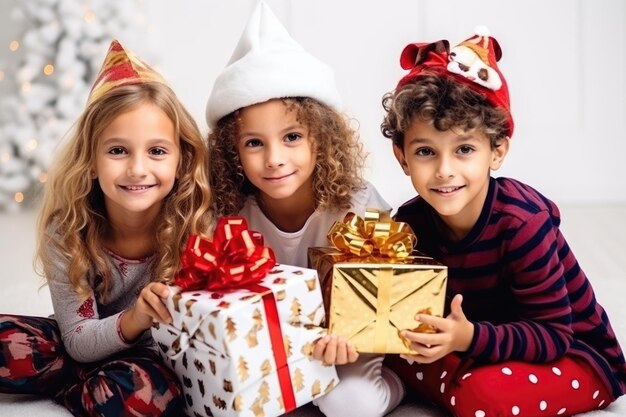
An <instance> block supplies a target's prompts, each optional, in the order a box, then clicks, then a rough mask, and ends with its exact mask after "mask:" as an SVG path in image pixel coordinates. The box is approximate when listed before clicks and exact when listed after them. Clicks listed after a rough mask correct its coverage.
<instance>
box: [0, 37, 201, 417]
mask: <svg viewBox="0 0 626 417" xmlns="http://www.w3.org/2000/svg"><path fill="white" fill-rule="evenodd" d="M206 154H207V152H206V146H205V143H204V141H203V138H202V136H201V134H200V132H199V131H198V128H197V125H196V124H195V122H194V121H193V119H192V117H191V116H190V115H189V113H188V112H187V111H186V110H185V108H184V107H183V106H182V104H181V103H180V102H179V100H178V98H177V97H176V95H175V94H174V92H173V91H172V90H171V89H170V87H168V86H167V84H166V83H165V81H164V80H163V79H162V78H161V77H160V75H159V74H157V73H156V72H154V71H153V70H152V69H151V68H150V67H148V66H147V65H146V64H144V63H143V62H141V61H140V60H139V59H138V58H136V57H135V56H134V55H132V54H131V53H130V52H128V51H126V50H124V48H123V47H122V46H121V45H120V44H119V43H118V42H116V41H114V42H113V43H112V44H111V48H110V49H109V53H108V55H107V57H106V59H105V62H104V65H103V68H102V70H101V72H100V75H99V77H98V79H97V80H96V83H95V84H94V86H93V88H92V91H91V94H90V96H89V99H88V103H87V106H86V109H85V110H84V112H83V113H82V115H81V116H80V118H79V119H78V122H77V124H76V126H75V128H74V130H73V134H72V135H71V136H70V137H69V138H68V141H67V142H66V145H65V147H64V149H63V151H62V152H61V153H60V154H59V155H58V159H57V161H56V164H55V165H54V166H53V167H52V168H51V170H50V172H49V181H48V183H47V188H46V190H45V196H44V201H43V206H42V209H41V212H40V216H39V230H38V249H37V260H38V265H39V267H40V268H39V269H40V271H41V273H42V275H43V276H44V277H45V278H46V280H47V283H48V285H49V286H50V294H51V297H52V304H53V307H54V313H55V314H54V317H53V318H41V317H26V316H11V315H2V316H0V391H1V392H13V393H42V392H43V393H45V394H46V395H49V396H51V397H53V398H54V399H55V400H56V401H58V402H60V403H62V404H63V405H65V406H66V407H67V408H68V409H69V410H70V411H71V412H72V414H74V415H77V416H78V415H80V416H84V415H89V416H92V415H93V416H105V415H106V416H113V415H131V414H132V415H142V416H152V415H154V416H157V415H159V416H161V415H177V414H178V413H179V410H178V409H177V408H179V407H178V406H179V405H180V402H181V390H180V386H179V383H178V381H177V378H176V376H175V375H174V374H173V373H172V372H171V371H169V370H168V369H167V367H165V366H164V365H163V364H162V363H161V362H160V361H159V360H158V355H157V354H156V351H155V350H154V349H153V341H152V338H151V337H150V333H149V332H146V330H148V329H149V328H150V326H151V324H152V322H153V320H157V321H161V322H169V321H170V320H171V318H170V316H169V313H168V312H167V309H166V307H165V305H164V304H163V303H162V302H161V297H164V296H166V295H167V286H166V285H165V283H164V282H167V281H168V280H169V279H171V278H172V277H173V276H174V274H175V273H176V272H177V270H178V268H179V263H180V261H179V254H180V252H181V250H182V249H183V247H184V245H185V243H186V240H187V238H188V235H189V234H190V233H201V232H205V231H206V230H208V229H209V228H210V226H211V211H210V191H209V184H208V169H207V168H206Z"/></svg>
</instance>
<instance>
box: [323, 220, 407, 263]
mask: <svg viewBox="0 0 626 417" xmlns="http://www.w3.org/2000/svg"><path fill="white" fill-rule="evenodd" d="M327 237H328V241H329V242H330V243H331V244H332V245H333V246H334V247H335V248H337V249H338V250H340V251H341V252H344V253H347V254H353V255H356V256H358V257H367V256H382V257H387V258H395V259H404V258H406V257H407V256H409V255H410V254H411V251H412V250H413V246H414V245H415V243H416V242H417V238H416V237H415V234H414V233H413V230H411V227H410V226H409V225H408V224H406V223H403V222H395V221H393V220H392V219H391V216H390V215H389V212H388V211H380V210H375V209H366V210H365V218H362V217H360V216H357V215H356V214H355V213H352V212H349V213H347V214H346V215H345V216H344V218H343V222H335V224H333V226H332V227H331V228H330V231H329V232H328V235H327Z"/></svg>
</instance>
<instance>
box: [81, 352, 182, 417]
mask: <svg viewBox="0 0 626 417" xmlns="http://www.w3.org/2000/svg"><path fill="white" fill-rule="evenodd" d="M81 402H82V407H83V408H84V409H85V410H87V411H89V413H90V415H102V416H107V417H108V416H111V415H113V416H114V415H136V416H166V415H175V414H176V411H177V410H178V411H180V409H181V407H182V394H181V389H180V386H179V383H178V380H177V378H176V376H175V375H173V374H172V373H171V372H170V371H169V370H167V369H166V368H163V367H161V366H156V365H154V366H151V367H142V366H138V365H137V364H129V366H128V367H127V368H126V369H123V367H116V369H107V370H101V371H99V372H97V373H95V374H94V375H93V376H92V377H91V378H89V379H87V380H86V381H85V383H84V385H83V389H82V398H81Z"/></svg>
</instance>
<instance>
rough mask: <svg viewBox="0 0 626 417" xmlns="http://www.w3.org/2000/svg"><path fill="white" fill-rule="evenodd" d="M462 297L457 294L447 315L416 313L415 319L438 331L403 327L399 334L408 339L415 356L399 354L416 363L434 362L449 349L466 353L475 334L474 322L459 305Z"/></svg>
mask: <svg viewBox="0 0 626 417" xmlns="http://www.w3.org/2000/svg"><path fill="white" fill-rule="evenodd" d="M462 302H463V296H462V295H460V294H457V295H456V296H455V297H454V298H453V299H452V303H451V304H450V314H449V315H448V317H446V318H441V317H435V316H429V315H427V314H418V315H417V316H416V317H415V319H416V320H417V321H420V322H422V323H424V324H429V325H432V326H434V327H435V328H437V330H438V333H416V332H411V331H408V330H403V331H402V333H401V335H402V337H404V338H406V339H407V340H409V341H410V342H411V348H412V349H413V350H414V351H416V352H417V354H416V355H402V356H403V357H406V358H410V359H413V360H414V361H415V362H418V363H433V362H435V361H437V360H439V359H441V358H443V357H444V356H446V355H447V354H448V353H450V352H465V351H466V350H467V349H469V346H470V344H471V343H472V337H473V336H474V325H473V324H472V323H471V322H470V321H469V320H467V318H466V317H465V314H464V313H463V308H462V307H461V304H462Z"/></svg>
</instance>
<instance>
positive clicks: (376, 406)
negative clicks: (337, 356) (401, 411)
mask: <svg viewBox="0 0 626 417" xmlns="http://www.w3.org/2000/svg"><path fill="white" fill-rule="evenodd" d="M314 403H315V405H317V406H318V407H319V409H320V411H321V412H322V413H324V415H325V416H326V417H345V416H359V417H382V416H383V415H385V413H386V412H387V408H388V407H387V406H388V404H387V393H385V392H382V391H381V389H380V387H378V386H377V385H376V384H374V383H372V381H368V380H366V379H354V380H347V381H342V382H340V383H339V384H338V385H337V386H336V387H335V388H334V389H333V390H332V391H330V392H329V393H328V394H326V395H324V396H323V397H320V398H318V399H317V400H315V402H314Z"/></svg>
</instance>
